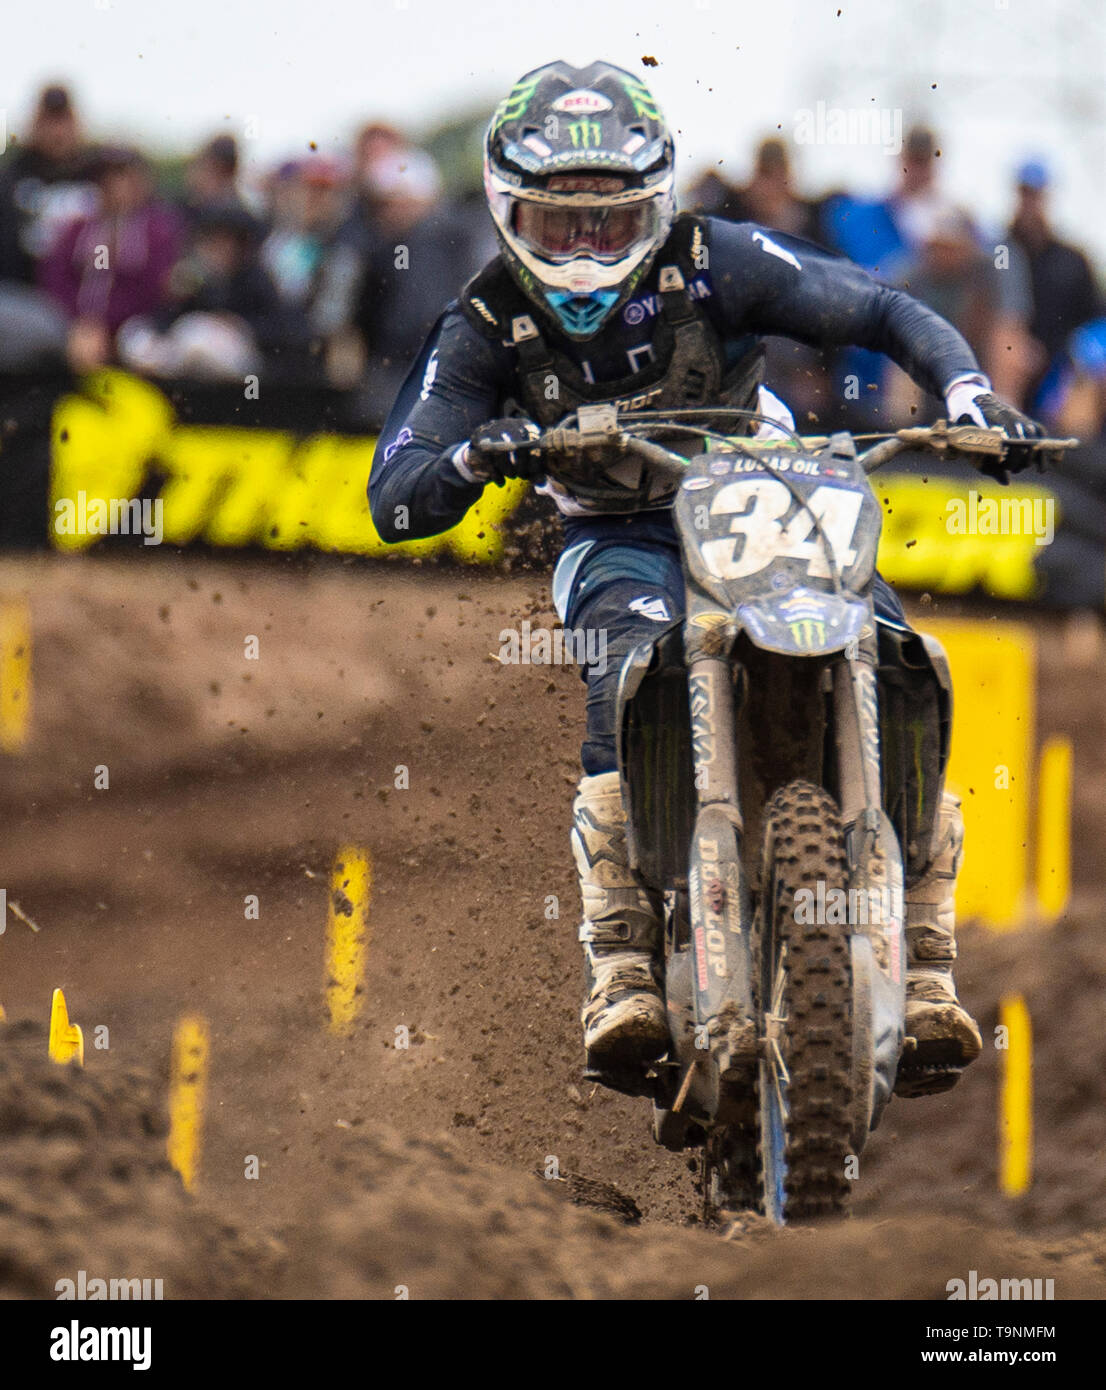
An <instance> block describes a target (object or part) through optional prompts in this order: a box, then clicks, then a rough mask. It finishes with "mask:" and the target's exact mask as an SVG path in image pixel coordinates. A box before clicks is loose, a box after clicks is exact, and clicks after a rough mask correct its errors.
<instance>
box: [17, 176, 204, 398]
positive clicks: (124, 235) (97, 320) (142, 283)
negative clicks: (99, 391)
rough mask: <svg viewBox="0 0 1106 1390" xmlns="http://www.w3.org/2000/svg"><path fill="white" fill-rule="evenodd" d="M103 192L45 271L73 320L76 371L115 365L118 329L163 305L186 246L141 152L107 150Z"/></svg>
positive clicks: (62, 239)
mask: <svg viewBox="0 0 1106 1390" xmlns="http://www.w3.org/2000/svg"><path fill="white" fill-rule="evenodd" d="M97 187H98V191H99V201H98V206H97V208H96V210H95V212H93V213H91V214H89V215H87V216H83V217H79V218H77V219H75V220H74V221H73V222H71V223H70V224H69V225H68V226H67V227H66V228H65V230H64V231H63V232H62V233H61V235H60V236H59V237H58V240H57V242H56V244H55V246H54V248H53V250H52V251H51V252H50V254H49V255H48V256H47V257H46V259H45V261H44V262H43V264H42V268H41V279H42V284H43V287H44V288H45V289H46V290H47V291H48V293H49V294H50V295H51V296H52V298H53V299H54V301H55V303H57V304H58V305H59V307H60V308H61V309H62V311H63V312H64V313H65V314H66V316H67V317H68V319H69V320H70V328H69V344H68V353H69V360H70V363H71V365H72V366H73V368H74V369H75V370H77V371H87V370H89V369H91V368H92V367H96V366H100V365H103V364H104V363H106V362H109V361H111V360H112V358H113V354H114V339H115V334H116V332H117V331H118V329H119V328H120V326H121V325H122V324H124V323H125V322H126V321H127V320H128V319H129V318H132V317H133V316H134V315H136V314H149V313H152V312H154V311H155V310H156V309H157V308H159V307H160V306H161V305H162V304H163V303H164V302H165V299H166V293H167V283H168V278H169V272H170V270H171V269H172V267H173V266H174V265H175V264H176V261H177V259H178V257H179V255H180V249H181V244H182V227H181V223H180V219H179V217H178V216H177V214H176V213H175V212H174V211H173V209H172V208H170V207H168V206H167V205H166V204H165V203H163V202H161V201H160V200H159V199H157V198H156V197H155V196H154V191H153V180H152V178H151V174H150V169H149V166H148V164H147V163H146V160H145V159H144V158H143V156H142V155H141V154H139V153H138V151H137V150H133V149H129V148H119V149H110V150H105V151H102V152H101V157H100V162H99V170H98V176H97Z"/></svg>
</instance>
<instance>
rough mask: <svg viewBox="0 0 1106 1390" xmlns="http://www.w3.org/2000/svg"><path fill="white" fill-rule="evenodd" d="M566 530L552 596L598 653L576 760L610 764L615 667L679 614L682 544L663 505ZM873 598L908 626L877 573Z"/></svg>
mask: <svg viewBox="0 0 1106 1390" xmlns="http://www.w3.org/2000/svg"><path fill="white" fill-rule="evenodd" d="M565 538H566V542H567V544H566V547H565V550H564V552H563V553H562V555H561V557H560V559H559V560H558V562H557V568H556V571H555V572H554V575H553V600H554V603H555V604H556V607H557V612H558V613H559V615H560V618H561V621H562V622H563V623H564V625H565V627H566V628H570V629H572V630H574V631H576V632H580V631H583V632H585V633H590V634H592V636H591V637H590V639H589V640H586V641H578V642H577V644H576V646H577V650H579V651H586V653H587V655H588V656H589V658H591V657H595V658H597V659H595V660H590V661H589V662H588V663H587V664H585V666H584V668H583V671H582V675H583V678H584V680H585V681H586V682H587V691H588V693H587V737H586V738H585V740H584V745H583V749H582V751H581V760H582V762H583V765H584V771H585V772H587V773H598V772H613V771H614V770H615V769H616V768H617V766H618V759H617V754H616V751H615V747H616V745H615V704H616V700H617V696H618V674H619V670H620V668H621V666H622V661H623V659H624V658H625V656H626V655H627V653H628V652H630V651H631V650H632V649H633V648H634V647H636V646H637V645H638V643H639V642H644V641H647V640H649V639H650V638H653V637H656V636H657V635H658V633H659V632H660V631H661V629H662V628H664V627H667V626H668V625H669V623H671V622H673V621H675V620H676V619H677V618H682V617H683V614H684V577H683V571H682V569H681V566H680V546H679V542H678V540H677V538H676V532H675V529H674V527H673V524H672V517H671V513H670V512H669V511H667V510H665V511H653V512H638V513H635V514H634V515H632V516H618V517H595V518H587V519H572V520H569V521H566V523H565ZM873 599H874V602H875V611H876V617H877V619H879V620H880V621H882V622H889V623H892V624H894V625H895V626H898V627H902V628H908V627H909V625H908V623H907V621H906V615H905V614H904V612H903V608H902V604H901V603H900V602H899V599H898V597H897V595H896V594H895V592H894V590H893V589H892V588H891V587H890V585H889V584H887V582H886V581H885V580H883V579H881V578H880V577H879V575H877V576H876V579H875V584H874V587H873Z"/></svg>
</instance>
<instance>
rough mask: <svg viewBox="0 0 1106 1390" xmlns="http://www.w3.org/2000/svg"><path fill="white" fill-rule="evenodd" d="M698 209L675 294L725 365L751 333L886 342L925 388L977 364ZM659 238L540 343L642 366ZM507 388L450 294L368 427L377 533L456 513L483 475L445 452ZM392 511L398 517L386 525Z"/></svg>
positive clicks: (814, 250) (869, 286)
mask: <svg viewBox="0 0 1106 1390" xmlns="http://www.w3.org/2000/svg"><path fill="white" fill-rule="evenodd" d="M701 220H702V224H703V227H704V229H705V230H706V233H707V236H706V243H707V245H708V247H709V256H708V264H707V265H706V266H705V267H704V268H703V269H702V270H697V271H695V272H694V276H693V278H688V279H687V280H686V292H687V293H688V294H689V295H690V296H691V298H692V299H693V300H694V301H695V303H696V304H697V305H698V307H699V308H700V310H701V311H702V312H703V314H704V315H705V316H706V318H707V320H708V322H709V324H710V326H711V327H712V328H713V330H714V332H715V333H716V335H717V337H718V340H719V342H720V344H721V347H722V351H723V355H724V358H725V361H726V364H727V365H732V364H734V363H737V362H739V361H740V359H741V358H742V357H744V356H745V355H746V354H748V353H749V352H751V351H753V350H755V348H756V347H757V346H758V344H759V342H760V340H761V339H762V338H763V337H764V336H766V335H779V336H783V337H788V338H792V339H795V340H796V341H798V342H801V343H807V344H810V345H812V346H815V347H835V346H840V345H844V344H852V345H856V346H858V347H864V348H870V349H872V350H874V351H877V352H883V353H886V354H887V356H888V357H890V358H891V359H892V360H893V361H894V362H896V363H897V364H898V365H899V366H900V367H901V368H902V369H903V370H904V371H905V372H907V373H908V374H909V375H910V376H911V377H913V378H914V380H915V381H917V382H918V383H919V384H920V385H921V386H923V387H924V388H925V389H926V390H927V391H929V392H931V393H932V394H934V395H937V396H941V395H943V394H944V392H945V388H946V387H947V386H948V384H949V383H950V382H951V381H952V380H953V379H954V378H956V377H958V376H963V375H965V374H969V373H976V372H978V371H979V364H978V363H977V361H976V359H975V356H974V354H973V352H972V350H971V348H970V347H969V346H968V344H967V343H966V342H965V341H964V339H963V338H962V337H961V335H960V334H959V333H958V332H957V331H956V329H955V328H953V327H952V325H951V324H949V323H946V321H945V320H944V319H942V318H941V317H940V316H939V315H938V314H935V313H934V312H933V311H932V310H931V309H927V308H926V307H925V306H924V305H923V304H920V303H918V301H917V300H915V299H912V298H911V297H910V295H908V294H905V293H903V291H901V290H896V289H892V288H890V287H889V286H887V285H882V284H880V283H879V282H878V281H877V280H875V279H873V278H872V276H871V275H869V274H868V273H867V272H866V271H864V270H862V269H861V268H860V267H859V266H857V265H854V264H853V262H852V261H848V260H845V259H844V258H842V257H840V256H837V255H834V254H833V253H832V252H829V251H825V250H823V249H822V248H821V247H817V246H814V245H813V244H812V243H810V242H806V241H802V240H800V239H799V238H798V237H792V236H788V235H786V234H785V233H783V232H776V231H771V230H770V229H768V228H765V227H758V226H756V225H755V224H753V223H748V222H744V223H732V222H725V221H721V220H720V219H716V218H704V219H701ZM666 249H667V248H662V249H661V251H660V252H658V254H657V257H656V258H655V260H654V262H653V266H652V269H651V271H650V273H649V275H648V276H647V277H646V278H645V279H644V280H643V282H642V284H641V285H640V286H639V287H638V290H637V292H636V293H635V294H634V296H633V297H632V298H631V299H629V300H628V301H627V302H626V303H625V304H624V305H622V306H621V308H620V309H618V310H617V311H616V313H615V314H614V315H613V317H612V318H611V319H610V321H609V322H608V323H607V324H606V325H605V326H604V327H603V328H602V329H601V330H600V331H599V333H597V334H596V335H595V337H594V338H590V339H588V340H586V341H584V342H573V341H572V340H570V339H568V338H565V337H564V336H563V335H561V334H559V333H557V332H556V331H555V330H553V329H551V328H548V327H546V326H545V325H543V330H544V332H545V333H546V336H547V340H548V342H549V343H550V345H551V346H554V347H555V348H556V351H557V352H558V353H560V354H562V355H563V356H566V357H568V358H570V360H571V361H573V362H574V363H576V364H577V365H578V366H579V368H580V369H581V371H582V373H583V376H584V377H585V378H586V380H587V381H589V382H594V383H597V384H602V383H603V382H608V381H616V380H617V381H620V382H625V379H626V378H627V376H632V375H633V374H634V373H637V372H639V371H640V372H643V373H644V372H646V371H647V370H648V369H649V368H651V367H653V365H654V364H653V351H652V346H653V337H654V330H655V328H656V326H657V323H658V321H659V295H658V288H657V277H658V273H659V267H660V266H662V265H664V264H665V252H666ZM519 399H520V391H519V374H518V357H517V349H516V347H515V346H514V344H513V343H511V342H508V341H503V340H500V339H499V338H497V337H495V336H489V335H488V334H485V333H481V332H480V330H479V329H477V328H476V327H475V326H474V325H473V324H472V323H471V322H470V321H469V319H468V318H466V316H465V314H464V313H463V312H462V310H461V308H460V307H459V305H458V303H456V302H454V303H453V304H451V305H450V306H449V307H448V308H447V309H446V311H445V312H444V314H443V315H442V317H441V318H440V319H439V321H438V323H437V324H436V325H435V326H434V329H433V330H432V332H431V334H430V337H429V338H428V340H427V342H426V344H425V346H424V347H423V350H422V352H421V353H420V355H419V357H418V359H417V361H416V362H415V365H414V367H413V368H412V370H411V372H410V374H409V376H408V377H407V380H406V382H405V383H404V386H403V388H402V390H401V391H400V394H399V396H398V398H397V400H396V403H395V405H394V406H393V408H392V411H391V414H390V415H389V417H388V420H387V422H386V424H385V426H384V429H383V431H382V433H381V436H380V442H379V445H378V447H377V452H376V459H375V461H374V465H373V470H372V477H371V479H370V481H369V501H370V506H371V510H372V517H373V522H374V523H375V525H376V528H377V530H378V531H379V533H380V535H381V536H382V537H383V538H384V539H385V540H389V541H404V540H414V539H417V538H419V537H422V536H433V535H437V534H438V533H439V532H441V531H445V530H448V529H449V528H450V527H451V526H454V525H456V524H457V522H458V521H460V519H461V518H462V517H463V516H464V514H465V512H466V511H467V510H468V508H469V507H471V506H472V504H473V503H474V502H475V501H476V500H477V499H478V498H479V496H480V493H481V491H482V490H483V484H481V483H471V482H468V481H467V480H466V479H465V478H464V477H463V476H462V474H461V473H460V472H459V471H458V468H457V466H456V464H455V462H454V455H455V453H456V452H457V450H458V449H459V447H460V446H461V445H462V444H464V442H465V441H466V440H467V439H468V438H469V437H470V435H471V434H472V432H473V430H474V429H476V427H477V426H478V425H481V424H484V423H486V422H487V421H489V420H493V419H496V418H499V417H500V416H502V415H504V414H506V413H508V409H507V407H508V403H509V402H512V401H514V402H517V401H518V400H519ZM401 508H402V509H403V510H402V511H401V510H399V509H401ZM397 517H402V519H403V521H404V522H405V523H406V525H405V526H403V525H401V526H399V527H397V525H396V520H397Z"/></svg>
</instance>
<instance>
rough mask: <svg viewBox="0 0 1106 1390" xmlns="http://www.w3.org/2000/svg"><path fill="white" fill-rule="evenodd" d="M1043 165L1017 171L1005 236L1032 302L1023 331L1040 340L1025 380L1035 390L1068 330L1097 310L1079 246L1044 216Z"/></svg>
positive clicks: (1031, 395) (1095, 292)
mask: <svg viewBox="0 0 1106 1390" xmlns="http://www.w3.org/2000/svg"><path fill="white" fill-rule="evenodd" d="M1050 182H1051V180H1050V178H1049V173H1048V169H1047V168H1046V166H1045V165H1044V164H1043V163H1042V162H1041V161H1040V160H1029V161H1027V162H1026V163H1025V164H1023V165H1022V166H1021V168H1020V169H1019V170H1018V175H1017V189H1018V192H1017V206H1016V208H1015V211H1014V218H1013V221H1012V222H1011V224H1010V229H1009V237H1010V240H1011V241H1012V242H1013V243H1014V244H1015V245H1016V246H1017V247H1019V248H1020V250H1021V251H1022V253H1023V255H1024V256H1025V259H1026V261H1027V263H1028V267H1029V278H1030V295H1031V299H1032V308H1031V312H1030V317H1029V331H1030V333H1031V334H1032V335H1033V338H1034V339H1035V340H1036V342H1037V343H1038V344H1039V345H1040V351H1039V355H1038V360H1037V363H1036V369H1035V371H1034V372H1033V373H1032V375H1031V379H1030V382H1029V384H1028V386H1029V389H1028V397H1027V399H1029V400H1030V401H1032V399H1033V398H1034V397H1035V396H1036V393H1037V391H1038V390H1039V389H1040V387H1041V384H1042V382H1043V380H1044V377H1045V374H1046V372H1047V371H1048V368H1049V365H1050V363H1052V362H1053V361H1054V360H1055V358H1056V357H1057V355H1058V354H1059V353H1060V352H1062V351H1063V348H1064V345H1065V343H1066V342H1067V341H1068V338H1069V337H1070V335H1071V333H1072V331H1073V330H1074V329H1075V328H1077V327H1078V326H1079V325H1080V324H1081V323H1085V322H1086V321H1087V320H1088V319H1092V318H1094V317H1095V315H1096V314H1097V313H1098V312H1099V296H1098V290H1097V287H1096V285H1095V280H1094V274H1093V272H1092V270H1091V267H1090V264H1089V263H1088V261H1087V258H1086V256H1084V254H1083V253H1082V251H1080V250H1078V249H1077V248H1076V247H1074V246H1069V245H1067V243H1066V242H1063V241H1061V240H1060V239H1059V238H1058V237H1057V236H1056V234H1055V233H1054V231H1053V229H1052V226H1051V223H1050V221H1049V216H1048V190H1049V186H1050Z"/></svg>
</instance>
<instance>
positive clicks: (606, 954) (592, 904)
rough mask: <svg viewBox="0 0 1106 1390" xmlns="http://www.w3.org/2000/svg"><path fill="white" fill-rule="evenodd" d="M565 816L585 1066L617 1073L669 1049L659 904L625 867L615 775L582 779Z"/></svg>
mask: <svg viewBox="0 0 1106 1390" xmlns="http://www.w3.org/2000/svg"><path fill="white" fill-rule="evenodd" d="M572 813H573V828H572V852H573V854H574V856H575V859H576V868H577V871H578V872H579V875H580V895H581V897H582V898H583V904H584V920H583V922H582V924H581V926H580V940H581V942H582V943H583V946H584V967H585V980H586V984H587V998H586V999H585V1001H584V1007H583V1010H582V1012H581V1016H580V1017H581V1022H582V1023H583V1025H584V1046H585V1048H587V1052H588V1064H589V1066H590V1067H592V1068H595V1069H596V1070H598V1071H604V1070H609V1071H623V1070H625V1069H626V1068H631V1067H635V1066H638V1065H640V1064H641V1063H644V1062H649V1061H652V1060H653V1059H654V1058H656V1057H659V1056H660V1055H661V1054H662V1053H663V1052H664V1051H666V1049H667V1048H668V1046H669V1036H668V1023H667V1021H666V1018H665V1007H664V998H663V996H662V993H661V989H660V986H659V984H658V980H657V963H656V958H657V954H658V950H659V947H660V942H661V923H660V912H659V906H660V904H659V900H658V898H657V895H656V894H652V893H649V892H648V891H647V890H646V889H645V888H643V887H642V885H641V884H640V883H639V882H638V880H637V879H636V878H635V876H634V874H633V871H632V870H631V868H630V864H629V857H628V853H627V848H626V815H625V812H624V811H623V808H622V795H621V792H620V790H619V780H618V773H617V772H602V773H599V774H598V775H597V776H591V777H583V778H582V779H581V781H580V786H579V789H578V793H577V796H576V801H575V803H574V805H573V808H572Z"/></svg>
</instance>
